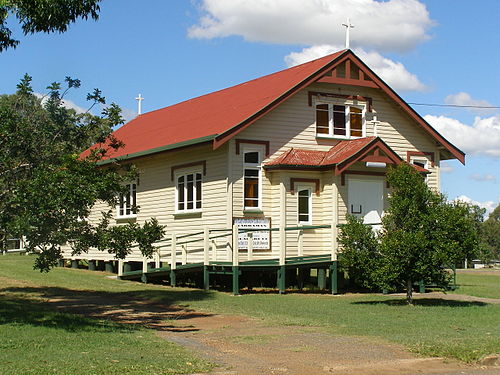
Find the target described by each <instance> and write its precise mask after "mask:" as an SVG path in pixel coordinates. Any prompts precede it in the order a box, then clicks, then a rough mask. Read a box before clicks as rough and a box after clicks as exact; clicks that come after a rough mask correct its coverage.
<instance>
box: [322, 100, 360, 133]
mask: <svg viewBox="0 0 500 375" xmlns="http://www.w3.org/2000/svg"><path fill="white" fill-rule="evenodd" d="M364 135H365V106H364V105H347V104H344V105H340V104H336V103H317V104H316V136H317V137H328V138H330V137H331V138H343V139H351V138H359V137H363V136H364Z"/></svg>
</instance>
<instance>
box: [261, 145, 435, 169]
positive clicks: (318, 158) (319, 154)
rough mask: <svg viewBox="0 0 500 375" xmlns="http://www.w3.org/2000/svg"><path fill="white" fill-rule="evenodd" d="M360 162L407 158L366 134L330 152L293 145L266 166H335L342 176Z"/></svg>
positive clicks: (270, 167) (284, 167)
mask: <svg viewBox="0 0 500 375" xmlns="http://www.w3.org/2000/svg"><path fill="white" fill-rule="evenodd" d="M356 162H375V163H385V164H394V165H398V164H400V163H403V162H404V161H403V159H401V158H400V157H399V155H398V154H396V152H395V151H394V150H393V149H391V148H390V147H389V146H388V145H387V144H386V143H385V142H384V141H383V140H382V139H380V138H379V137H364V138H358V139H354V140H343V141H340V142H339V143H337V144H336V145H335V146H333V147H332V148H330V150H328V151H316V150H303V149H296V148H291V149H290V150H288V151H285V152H284V153H283V154H281V155H280V156H279V157H277V158H276V159H274V160H271V161H270V162H268V163H266V164H265V165H264V168H265V169H267V170H277V169H299V170H311V169H315V170H327V169H333V171H334V172H335V175H339V174H341V173H342V172H343V171H345V170H346V169H347V168H349V167H350V166H351V165H352V164H354V163H356ZM414 167H415V169H416V170H417V171H418V172H420V173H429V171H428V170H427V169H425V168H422V167H420V166H416V165H414Z"/></svg>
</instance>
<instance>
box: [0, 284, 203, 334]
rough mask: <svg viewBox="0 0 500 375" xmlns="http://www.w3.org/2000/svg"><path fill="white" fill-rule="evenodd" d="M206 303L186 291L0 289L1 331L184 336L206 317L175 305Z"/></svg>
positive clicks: (201, 297) (198, 292)
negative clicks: (15, 327)
mask: <svg viewBox="0 0 500 375" xmlns="http://www.w3.org/2000/svg"><path fill="white" fill-rule="evenodd" d="M207 298H211V294H210V293H206V292H203V291H186V290H179V291H176V290H148V291H137V292H94V291H79V290H73V289H67V288H59V287H52V288H43V287H9V288H3V289H0V326H1V325H4V324H12V323H14V324H25V325H32V326H44V327H51V328H55V329H63V330H67V331H85V330H93V331H96V330H97V331H102V332H110V331H117V330H120V331H130V330H135V329H139V328H141V327H145V328H154V329H156V330H163V331H173V332H181V331H182V332H186V331H196V330H197V329H195V328H193V327H192V326H191V325H189V320H190V319H192V318H197V317H203V316H210V314H204V313H199V312H196V311H194V310H192V309H189V308H187V307H186V306H181V305H178V304H177V303H181V301H182V302H186V301H192V300H202V299H207Z"/></svg>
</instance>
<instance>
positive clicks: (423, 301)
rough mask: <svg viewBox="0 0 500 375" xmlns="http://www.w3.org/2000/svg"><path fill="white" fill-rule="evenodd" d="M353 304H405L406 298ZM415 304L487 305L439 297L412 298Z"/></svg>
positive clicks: (439, 305)
mask: <svg viewBox="0 0 500 375" xmlns="http://www.w3.org/2000/svg"><path fill="white" fill-rule="evenodd" d="M352 304H353V305H388V306H407V303H406V299H404V298H401V299H389V300H383V301H380V300H377V301H357V302H352ZM413 304H414V305H415V306H430V307H443V306H444V307H472V306H487V305H488V304H487V303H485V302H478V301H455V300H446V299H441V298H418V299H414V300H413Z"/></svg>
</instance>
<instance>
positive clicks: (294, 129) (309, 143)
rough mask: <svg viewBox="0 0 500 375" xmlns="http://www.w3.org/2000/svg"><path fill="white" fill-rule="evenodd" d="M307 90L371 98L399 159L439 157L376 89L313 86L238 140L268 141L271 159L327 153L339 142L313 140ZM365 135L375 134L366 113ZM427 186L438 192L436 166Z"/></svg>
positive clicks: (430, 142) (422, 133) (428, 140)
mask: <svg viewBox="0 0 500 375" xmlns="http://www.w3.org/2000/svg"><path fill="white" fill-rule="evenodd" d="M308 91H319V92H325V93H335V94H343V95H361V96H365V97H370V98H372V101H373V109H374V111H375V112H374V114H376V115H377V120H378V121H379V124H378V125H377V135H378V136H379V137H381V138H382V139H383V140H384V141H385V142H386V143H387V144H388V145H389V146H390V147H391V148H392V149H393V150H394V151H395V152H397V153H398V154H399V156H400V157H401V158H403V159H404V160H406V155H407V151H425V152H432V153H434V158H435V160H438V158H439V155H437V154H438V150H437V145H436V143H435V141H434V140H433V139H432V138H431V136H429V135H428V134H427V133H426V132H425V131H424V130H423V129H422V128H421V127H420V125H418V124H417V123H415V122H414V121H413V120H412V119H410V118H409V117H408V115H406V114H405V113H404V112H403V110H402V109H399V108H398V107H397V106H396V105H395V104H394V103H393V102H392V100H391V99H390V98H388V97H387V96H386V95H385V94H384V93H382V92H381V91H380V90H377V89H370V88H364V87H349V86H342V85H331V84H326V83H315V84H313V85H311V86H309V87H308V88H307V89H304V90H302V91H300V92H299V93H297V94H296V95H294V96H293V97H292V98H290V99H288V100H287V101H285V102H284V103H282V104H281V105H280V106H279V107H277V108H276V109H274V110H273V111H271V112H270V113H269V114H267V115H266V116H264V117H263V118H261V119H260V120H258V121H257V122H256V123H254V124H253V125H251V126H250V127H249V128H247V129H246V130H245V131H243V132H242V133H240V134H239V135H238V136H237V138H244V139H258V140H269V141H270V145H271V157H270V159H273V158H275V157H277V156H279V155H280V154H281V153H283V152H284V151H287V150H288V149H290V148H291V147H296V148H303V149H314V150H328V149H329V148H330V147H331V146H333V145H335V144H336V143H337V142H338V141H337V140H335V139H331V140H330V139H318V138H316V128H315V110H314V101H313V106H311V107H310V106H309V105H308ZM367 120H368V121H367V123H366V135H367V136H373V135H374V126H373V122H372V121H371V120H372V115H371V114H367ZM430 171H431V174H430V175H429V178H428V184H429V186H430V187H432V188H434V189H439V177H438V174H439V167H438V163H436V166H435V167H432V168H430Z"/></svg>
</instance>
